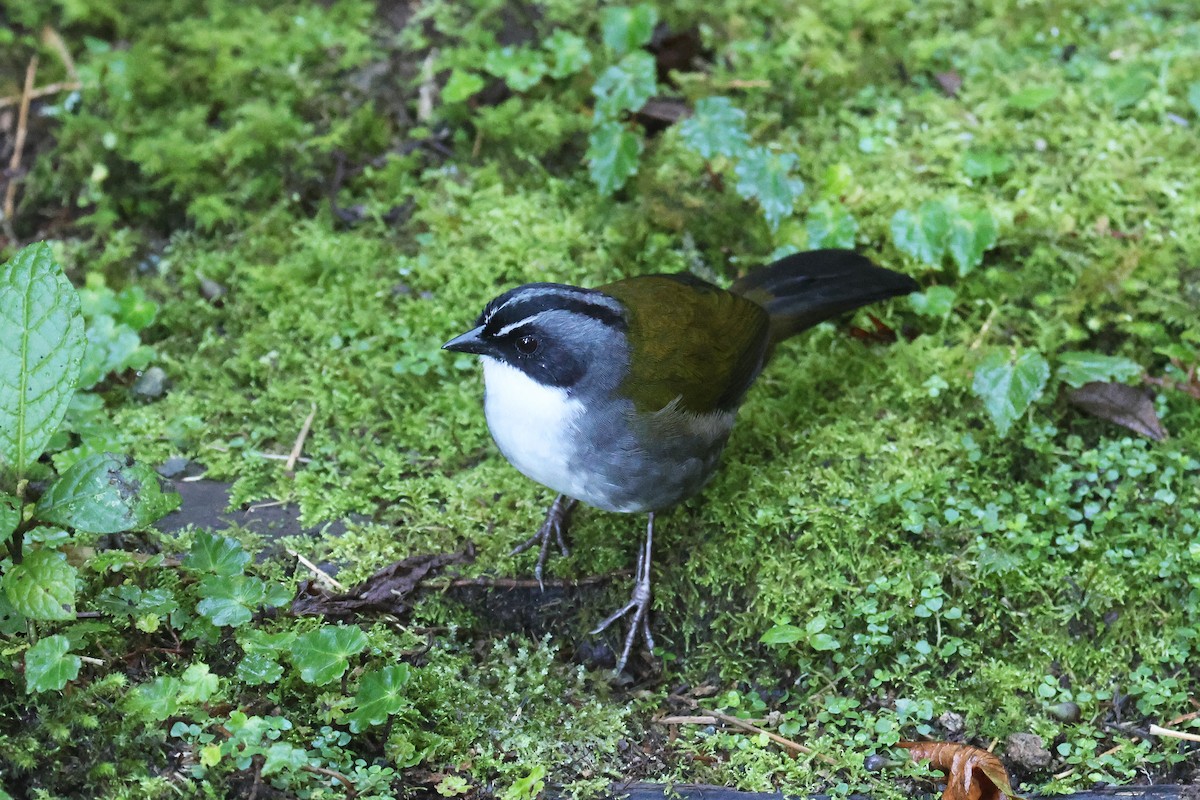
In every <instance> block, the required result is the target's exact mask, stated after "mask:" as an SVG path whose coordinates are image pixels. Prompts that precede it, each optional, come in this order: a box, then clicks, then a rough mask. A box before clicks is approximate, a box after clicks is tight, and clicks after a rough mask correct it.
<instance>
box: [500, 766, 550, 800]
mask: <svg viewBox="0 0 1200 800" xmlns="http://www.w3.org/2000/svg"><path fill="white" fill-rule="evenodd" d="M545 778H546V768H545V767H543V766H542V765H541V764H538V765H537V766H535V767H534V768H533V769H531V770H529V774H528V775H526V776H525V777H524V778H518V779H517V780H515V781H513V784H512V786H509V787H508V788H507V789H505V790H504V791H503V792H501V793H500V800H534V798H536V797H537V796H538V795H540V794H541V793H542V790H543V789H545V788H546V780H545Z"/></svg>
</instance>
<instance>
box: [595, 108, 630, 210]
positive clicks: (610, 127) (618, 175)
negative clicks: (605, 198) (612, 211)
mask: <svg viewBox="0 0 1200 800" xmlns="http://www.w3.org/2000/svg"><path fill="white" fill-rule="evenodd" d="M641 153H642V139H641V137H640V136H638V135H637V134H635V133H633V132H631V131H629V130H627V129H626V128H625V126H624V125H621V124H620V123H618V122H605V123H602V124H600V125H598V126H596V128H594V129H593V130H592V133H591V135H589V136H588V150H587V161H588V172H589V173H590V174H591V176H592V181H593V182H594V183H595V184H596V187H597V188H598V189H599V190H600V193H601V194H605V195H609V194H612V193H613V192H615V191H616V190H617V189H620V188H621V187H622V186H624V185H625V182H626V181H627V180H629V178H630V177H631V176H632V175H634V174H635V173H636V172H637V170H638V157H639V156H640V155H641Z"/></svg>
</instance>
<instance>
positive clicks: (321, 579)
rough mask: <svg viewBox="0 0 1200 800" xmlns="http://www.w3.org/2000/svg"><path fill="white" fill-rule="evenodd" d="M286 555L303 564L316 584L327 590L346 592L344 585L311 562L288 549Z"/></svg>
mask: <svg viewBox="0 0 1200 800" xmlns="http://www.w3.org/2000/svg"><path fill="white" fill-rule="evenodd" d="M287 554H288V555H289V556H292V557H293V558H295V559H296V560H297V561H299V562H300V563H301V564H303V565H304V568H305V569H307V570H308V571H309V572H311V573H312V574H313V577H314V578H316V579H317V583H320V584H322V585H324V586H325V587H326V588H328V589H336V590H338V591H339V592H345V591H346V585H345V584H344V583H342V582H341V581H339V580H338V579H337V578H335V577H333V576H332V575H330V574H329V573H328V572H326V571H325V570H323V569H321V568H320V567H318V566H317V565H316V564H314V563H313V562H311V561H309V560H308V559H307V558H305V557H304V556H302V555H300V554H299V553H297V552H296V551H295V550H292V549H291V548H288V551H287Z"/></svg>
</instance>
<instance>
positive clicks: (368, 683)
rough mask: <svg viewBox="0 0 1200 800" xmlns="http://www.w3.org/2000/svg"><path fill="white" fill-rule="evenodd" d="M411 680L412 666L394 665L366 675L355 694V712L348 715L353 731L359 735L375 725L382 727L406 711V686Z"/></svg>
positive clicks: (407, 702) (364, 674) (365, 673)
mask: <svg viewBox="0 0 1200 800" xmlns="http://www.w3.org/2000/svg"><path fill="white" fill-rule="evenodd" d="M408 679H409V668H408V664H391V665H389V666H386V667H384V668H383V669H377V670H371V671H370V672H364V673H363V676H362V678H361V680H360V681H359V684H358V692H357V693H356V694H355V695H354V711H353V712H351V713H350V714H347V715H346V721H347V722H349V723H350V731H351V732H352V733H358V732H360V731H362V730H365V729H366V728H369V727H371V726H372V725H382V724H383V723H385V722H387V719H388V717H390V716H392V715H393V714H396V713H399V712H400V711H401V710H402V709H404V708H406V707H407V706H408V705H409V701H408V697H407V696H406V695H405V693H404V687H405V685H406V684H407V683H408Z"/></svg>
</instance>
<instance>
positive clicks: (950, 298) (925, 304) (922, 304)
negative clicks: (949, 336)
mask: <svg viewBox="0 0 1200 800" xmlns="http://www.w3.org/2000/svg"><path fill="white" fill-rule="evenodd" d="M956 296H957V295H956V294H955V293H954V290H953V289H951V288H950V287H949V286H930V287H929V288H928V289H926V290H925V291H924V292H913V293H912V294H910V295H909V296H908V304H909V305H910V306H912V310H913V311H915V312H917V313H918V314H920V315H921V316H923V317H944V316H946V315H947V314H949V313H950V312H951V311H953V310H954V298H955V297H956Z"/></svg>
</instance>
